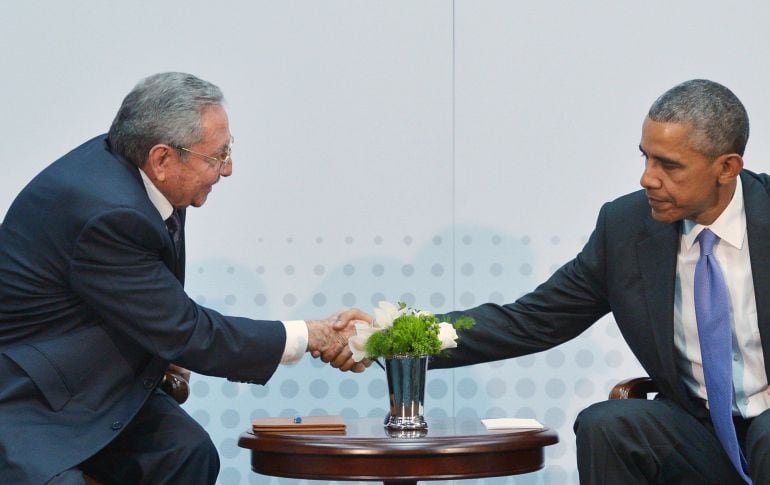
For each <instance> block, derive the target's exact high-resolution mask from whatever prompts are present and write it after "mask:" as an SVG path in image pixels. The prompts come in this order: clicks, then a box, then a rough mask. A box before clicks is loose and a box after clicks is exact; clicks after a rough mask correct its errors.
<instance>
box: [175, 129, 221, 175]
mask: <svg viewBox="0 0 770 485" xmlns="http://www.w3.org/2000/svg"><path fill="white" fill-rule="evenodd" d="M234 142H235V138H234V137H232V136H231V137H230V143H229V144H228V145H227V148H225V152H224V153H223V155H224V158H217V157H212V156H210V155H204V154H202V153H198V152H194V151H192V150H190V149H189V148H185V147H174V148H176V149H177V150H182V151H184V152H187V153H189V154H191V155H195V156H197V157H201V158H202V159H204V160H206V161H207V162H208V163H209V165H211V166H212V167H213V168H215V169H216V171H217V172H219V173H221V172H222V169H223V168H224V167H226V166H227V165H228V164H231V163H233V159H232V157H231V155H230V154H231V152H232V151H233V143H234Z"/></svg>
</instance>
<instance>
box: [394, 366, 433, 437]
mask: <svg viewBox="0 0 770 485" xmlns="http://www.w3.org/2000/svg"><path fill="white" fill-rule="evenodd" d="M427 370H428V356H412V355H394V356H392V357H388V358H386V359H385V372H386V373H387V374H388V391H389V394H390V416H389V418H388V421H387V422H386V423H385V427H386V428H389V429H399V430H403V429H426V428H427V427H428V423H427V422H425V418H424V417H423V413H424V412H425V408H424V402H425V374H426V372H427Z"/></svg>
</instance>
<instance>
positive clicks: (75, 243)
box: [0, 73, 364, 484]
mask: <svg viewBox="0 0 770 485" xmlns="http://www.w3.org/2000/svg"><path fill="white" fill-rule="evenodd" d="M222 102H223V98H222V93H221V92H220V90H219V88H217V87H216V86H214V85H213V84H211V83H208V82H206V81H203V80H201V79H198V78H196V77H195V76H192V75H190V74H183V73H163V74H157V75H154V76H151V77H148V78H147V79H145V80H143V81H141V82H140V83H139V84H138V85H137V86H136V87H135V88H134V89H133V90H132V91H131V92H130V93H129V94H128V95H127V96H126V98H125V100H124V101H123V104H122V106H121V107H120V109H119V111H118V113H117V116H116V117H115V120H114V122H113V124H112V127H111V128H110V131H109V134H108V135H101V136H98V137H96V138H94V139H92V140H90V141H87V142H85V143H84V144H83V145H81V146H79V147H78V148H75V149H74V150H73V151H71V152H70V153H68V154H66V155H64V156H63V157H62V158H60V159H59V160H57V161H55V162H54V163H53V164H51V165H50V166H49V167H47V168H46V169H44V170H43V171H42V172H41V173H40V174H38V175H37V176H36V177H35V178H34V179H33V180H32V181H31V182H30V183H29V184H28V185H27V186H26V187H25V188H24V189H23V190H22V191H21V193H20V194H19V195H18V196H17V198H16V199H15V200H14V202H13V204H12V205H11V207H10V208H9V210H8V212H7V214H6V217H5V220H4V221H3V224H2V226H0V483H8V484H10V483H13V484H25V483H30V484H40V483H83V480H84V478H83V473H82V472H83V471H85V472H86V473H87V474H88V475H89V476H90V477H92V478H95V479H97V480H100V481H103V482H106V483H126V484H137V483H214V481H215V480H216V477H217V473H218V470H219V460H218V457H217V453H216V450H215V449H214V446H213V444H212V443H211V440H210V439H209V436H208V434H207V433H206V432H205V431H204V430H203V429H202V428H201V427H200V425H198V424H197V423H196V422H195V421H194V420H193V419H192V418H191V417H190V416H189V415H187V413H185V412H184V411H183V410H182V409H181V408H180V407H179V404H178V403H177V402H176V401H175V400H174V399H173V398H172V397H170V396H169V395H168V394H167V393H166V392H164V391H162V390H161V389H160V388H159V387H158V384H159V383H160V382H161V380H162V377H163V375H164V371H165V370H166V369H167V367H168V366H169V364H170V363H173V364H176V365H178V366H180V367H182V368H187V369H191V370H193V371H195V372H199V373H201V374H207V375H212V376H221V377H227V378H230V379H233V380H239V381H248V382H253V383H257V384H264V383H265V382H267V380H268V379H269V378H270V377H271V375H272V374H273V373H274V372H275V370H276V368H277V366H278V364H279V363H292V362H296V361H297V360H299V359H300V358H301V357H302V355H303V354H304V352H306V351H310V352H312V354H313V355H314V356H316V357H321V358H322V359H323V360H324V361H325V362H331V363H332V365H333V366H334V367H337V368H340V369H342V370H354V371H361V370H363V368H364V367H363V366H361V365H360V364H355V363H354V362H353V361H352V360H351V359H350V351H349V350H348V349H347V345H346V343H347V338H348V337H349V336H350V334H351V333H352V332H353V329H352V328H351V327H350V326H348V327H345V328H342V327H340V328H338V329H334V328H333V327H332V325H331V323H332V322H334V321H336V319H337V318H338V317H342V318H344V319H350V318H356V317H357V316H360V312H358V311H357V310H348V311H347V312H342V313H339V314H336V315H333V316H332V317H330V318H329V319H325V320H307V321H284V322H281V321H255V320H251V319H248V318H242V317H230V316H224V315H221V314H219V313H218V312H216V311H214V310H211V309H209V308H205V307H203V306H201V305H198V304H196V303H195V302H194V301H193V300H192V299H190V298H189V297H188V296H187V295H186V294H185V292H184V289H183V281H184V257H185V245H184V220H185V208H186V207H189V206H193V207H200V206H201V205H203V204H204V203H205V202H206V199H207V197H208V195H209V193H210V192H211V190H212V188H213V186H214V185H215V184H216V183H217V182H218V181H219V180H220V177H228V176H230V175H231V174H232V170H233V169H232V159H231V149H232V143H233V137H232V136H231V134H230V128H229V125H228V118H227V114H226V112H225V110H224V108H223V106H222Z"/></svg>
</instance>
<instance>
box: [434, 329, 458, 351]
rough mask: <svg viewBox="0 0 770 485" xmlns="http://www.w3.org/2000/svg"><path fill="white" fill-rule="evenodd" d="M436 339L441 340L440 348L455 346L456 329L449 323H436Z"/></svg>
mask: <svg viewBox="0 0 770 485" xmlns="http://www.w3.org/2000/svg"><path fill="white" fill-rule="evenodd" d="M438 339H439V340H440V341H441V350H444V349H453V348H455V347H457V331H456V330H455V328H454V327H453V326H452V324H451V323H448V322H441V323H439V324H438Z"/></svg>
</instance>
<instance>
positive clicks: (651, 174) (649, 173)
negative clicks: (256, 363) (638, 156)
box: [639, 159, 660, 190]
mask: <svg viewBox="0 0 770 485" xmlns="http://www.w3.org/2000/svg"><path fill="white" fill-rule="evenodd" d="M639 184H640V185H641V186H642V187H643V188H645V189H648V190H649V189H657V188H660V178H659V177H657V176H656V175H655V168H654V167H653V163H652V162H651V161H650V160H649V159H648V160H647V161H646V162H644V170H643V171H642V177H641V178H640V179H639Z"/></svg>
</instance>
